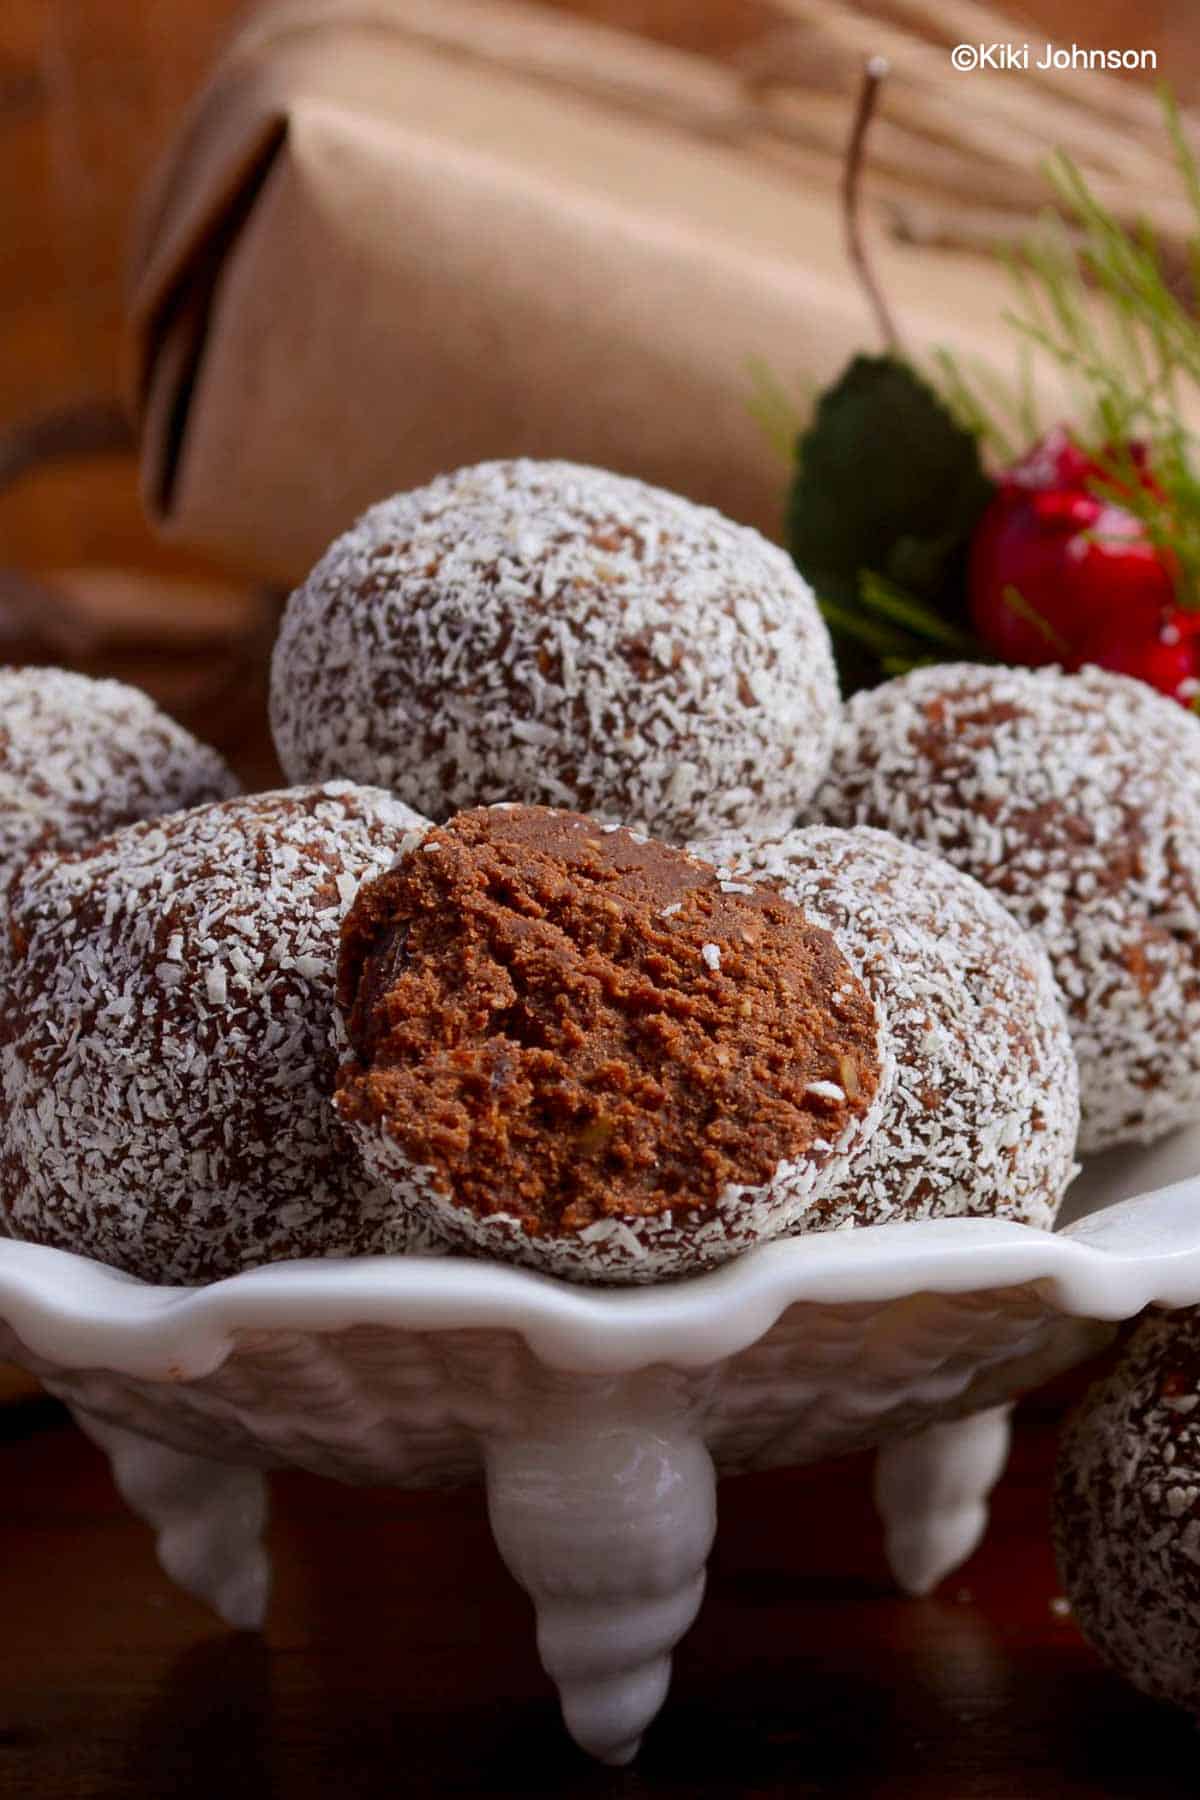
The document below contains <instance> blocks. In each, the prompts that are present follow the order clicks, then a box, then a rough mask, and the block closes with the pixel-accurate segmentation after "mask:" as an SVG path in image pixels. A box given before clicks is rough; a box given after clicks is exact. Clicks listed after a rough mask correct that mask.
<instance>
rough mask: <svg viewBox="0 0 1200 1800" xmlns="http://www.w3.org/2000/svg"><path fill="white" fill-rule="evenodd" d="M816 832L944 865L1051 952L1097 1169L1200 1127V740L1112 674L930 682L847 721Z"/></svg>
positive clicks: (1042, 672) (997, 674) (1158, 703)
mask: <svg viewBox="0 0 1200 1800" xmlns="http://www.w3.org/2000/svg"><path fill="white" fill-rule="evenodd" d="M813 811H814V813H815V814H816V815H818V816H820V817H822V818H823V819H826V820H828V821H829V822H831V823H836V824H840V825H856V824H858V825H875V826H881V827H883V828H885V829H887V830H891V831H894V832H895V833H896V834H897V835H898V836H900V837H903V838H908V839H911V840H912V841H913V842H914V843H918V844H922V845H924V846H925V847H926V848H927V849H930V850H934V851H936V852H938V853H939V854H940V855H942V856H944V857H946V858H947V859H948V860H949V861H950V862H952V863H954V864H955V866H956V867H957V868H959V869H962V870H964V871H966V873H967V874H969V875H973V876H975V877H976V879H977V880H979V881H981V882H982V883H983V884H984V886H985V887H988V888H990V889H991V890H992V892H993V893H995V894H997V895H998V896H999V897H1000V899H1001V900H1003V902H1004V904H1005V905H1006V906H1007V907H1008V908H1009V910H1010V911H1011V912H1012V913H1013V914H1014V916H1015V917H1016V918H1017V919H1019V920H1020V922H1021V923H1022V924H1023V925H1025V926H1026V927H1028V929H1029V930H1030V931H1033V932H1036V934H1037V936H1038V937H1039V938H1040V939H1041V941H1042V943H1043V944H1044V945H1045V947H1046V950H1047V952H1048V953H1049V957H1050V961H1051V965H1052V966H1053V969H1054V973H1055V976H1056V978H1057V980H1058V984H1059V987H1060V988H1061V989H1062V993H1063V996H1064V999H1065V1001H1066V1006H1067V1013H1068V1016H1069V1019H1070V1024H1071V1035H1072V1038H1073V1041H1074V1046H1075V1054H1076V1056H1077V1058H1078V1061H1079V1074H1080V1092H1081V1095H1082V1103H1083V1124H1082V1129H1081V1134H1080V1148H1081V1150H1084V1151H1087V1152H1091V1151H1097V1150H1103V1149H1106V1148H1108V1147H1109V1146H1110V1145H1114V1144H1119V1143H1126V1142H1139V1143H1150V1142H1153V1140H1154V1139H1156V1138H1159V1137H1161V1136H1163V1135H1164V1134H1165V1133H1166V1132H1168V1131H1170V1130H1172V1129H1174V1128H1175V1127H1176V1126H1179V1125H1182V1124H1184V1123H1186V1122H1187V1121H1189V1120H1191V1119H1195V1118H1197V1117H1200V722H1198V721H1197V720H1196V719H1195V718H1193V717H1192V716H1191V715H1190V714H1189V713H1187V712H1185V711H1184V710H1183V708H1181V707H1180V706H1178V705H1176V704H1175V703H1174V702H1173V701H1170V700H1168V699H1166V698H1164V697H1163V696H1162V695H1161V694H1157V693H1155V692H1154V691H1153V690H1152V689H1151V688H1148V687H1147V686H1146V685H1145V684H1144V683H1143V682H1140V681H1134V680H1131V679H1129V678H1127V677H1125V676H1121V675H1109V674H1105V673H1103V672H1101V671H1100V670H1098V669H1086V670H1084V671H1083V672H1082V673H1081V674H1078V675H1067V674H1064V673H1063V672H1062V670H1060V669H1038V670H1031V669H1002V668H986V667H979V666H977V665H974V664H961V665H954V664H952V665H948V666H946V667H941V668H927V669H918V670H915V671H914V672H913V673H912V674H909V675H904V676H901V677H900V678H899V679H898V680H896V681H891V682H888V683H887V684H886V685H885V686H883V687H881V688H877V689H875V690H874V691H873V692H869V693H863V694H858V695H855V697H854V699H853V700H852V701H851V702H850V704H849V705H848V706H847V708H846V718H845V724H844V726H843V728H842V730H841V732H840V734H839V738H838V742H837V746H836V749H835V752H834V758H833V763H832V766H831V769H830V773H829V778H828V780H827V781H826V782H825V783H824V785H823V786H822V787H821V789H820V791H819V792H818V794H817V795H816V797H815V799H814V802H813Z"/></svg>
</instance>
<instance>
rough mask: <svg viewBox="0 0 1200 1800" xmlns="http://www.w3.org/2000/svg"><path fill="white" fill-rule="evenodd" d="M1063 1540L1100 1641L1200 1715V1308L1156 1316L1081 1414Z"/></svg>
mask: <svg viewBox="0 0 1200 1800" xmlns="http://www.w3.org/2000/svg"><path fill="white" fill-rule="evenodd" d="M1054 1536H1055V1548H1056V1551H1057V1555H1058V1567H1059V1573H1060V1577H1061V1579H1062V1583H1063V1586H1064V1588H1065V1590H1066V1593H1067V1597H1068V1599H1069V1600H1070V1603H1071V1611H1072V1613H1073V1614H1074V1616H1075V1618H1076V1620H1077V1622H1078V1624H1079V1629H1080V1630H1081V1631H1082V1632H1083V1634H1084V1636H1085V1637H1086V1638H1087V1639H1088V1641H1089V1643H1091V1644H1092V1645H1093V1647H1094V1648H1095V1649H1096V1650H1098V1651H1099V1652H1100V1654H1101V1656H1103V1657H1104V1658H1105V1659H1106V1660H1107V1661H1108V1662H1110V1663H1111V1664H1112V1665H1113V1667H1114V1668H1115V1669H1117V1670H1119V1671H1120V1673H1121V1674H1122V1675H1124V1676H1125V1677H1126V1679H1127V1680H1129V1681H1131V1682H1132V1683H1133V1684H1134V1686H1135V1687H1138V1688H1140V1689H1141V1690H1142V1692H1143V1693H1144V1694H1150V1695H1152V1696H1153V1697H1154V1698H1155V1699H1158V1700H1170V1701H1172V1702H1173V1703H1174V1704H1175V1705H1176V1706H1182V1707H1185V1708H1186V1709H1187V1710H1188V1711H1189V1712H1191V1713H1194V1714H1196V1715H1197V1717H1200V1310H1197V1309H1191V1310H1189V1311H1187V1312H1185V1313H1170V1314H1166V1315H1160V1314H1149V1315H1148V1316H1147V1317H1146V1318H1145V1319H1144V1320H1143V1321H1142V1322H1141V1324H1139V1325H1138V1327H1137V1329H1136V1330H1135V1331H1134V1333H1133V1335H1132V1337H1131V1338H1130V1340H1129V1342H1128V1344H1127V1345H1126V1347H1125V1351H1124V1354H1123V1356H1122V1357H1121V1360H1120V1362H1119V1363H1118V1364H1117V1366H1116V1368H1115V1369H1114V1370H1113V1372H1112V1374H1110V1375H1109V1376H1108V1377H1107V1378H1106V1379H1105V1380H1103V1381H1099V1382H1097V1383H1096V1384H1095V1385H1094V1386H1093V1387H1092V1388H1091V1390H1090V1391H1089V1393H1088V1395H1087V1397H1086V1399H1085V1400H1084V1401H1083V1403H1082V1405H1081V1406H1080V1407H1079V1408H1078V1410H1077V1411H1076V1412H1075V1413H1074V1415H1073V1416H1072V1418H1071V1420H1070V1422H1069V1424H1068V1426H1067V1429H1066V1432H1065V1433H1064V1436H1063V1441H1062V1447H1061V1449H1060V1452H1059V1459H1058V1475H1057V1481H1056V1488H1055V1500H1054Z"/></svg>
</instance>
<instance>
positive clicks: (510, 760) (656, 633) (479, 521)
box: [271, 461, 839, 842]
mask: <svg viewBox="0 0 1200 1800" xmlns="http://www.w3.org/2000/svg"><path fill="white" fill-rule="evenodd" d="M838 710H839V702H838V688H837V677H836V674H835V672H834V665H833V658H832V653H831V650H830V644H829V636H828V633H827V631H826V629H825V625H824V622H823V621H822V619H821V617H820V614H819V612H818V611H817V607H816V604H815V602H814V600H813V596H812V592H811V590H810V589H809V587H808V586H807V585H806V583H805V582H804V580H803V579H802V577H801V576H800V575H799V574H798V573H797V571H796V569H795V567H794V566H793V564H792V563H791V561H790V559H789V558H788V557H787V556H785V554H784V553H783V551H782V550H779V549H777V548H776V547H775V546H773V545H771V544H769V543H767V541H766V540H765V539H764V538H762V537H760V536H759V535H758V533H757V532H755V531H751V530H749V529H747V528H746V527H744V526H740V525H735V524H733V523H732V522H731V521H730V520H729V519H726V518H724V517H723V516H722V515H721V514H720V513H718V512H714V511H713V510H712V509H711V508H708V507H701V506H696V505H694V504H693V503H692V502H691V501H688V500H684V499H682V498H680V497H679V496H678V495H675V494H669V493H666V492H664V491H663V490H661V489H659V488H653V487H648V486H646V485H645V483H643V482H640V481H633V480H629V479H626V478H624V477H622V476H618V475H611V474H608V473H606V472H605V471H603V470H600V469H590V468H584V467H580V466H579V465H577V464H573V463H566V462H532V461H515V462H494V463H482V464H480V465H479V466H477V467H474V468H467V469H460V470H458V471H457V472H456V473H455V474H451V475H446V476H442V477H441V478H439V479H438V480H437V481H434V482H432V483H431V484H430V485H429V486H428V487H425V488H421V489H419V490H417V491H416V492H414V493H408V494H399V495H396V496H395V497H394V498H392V499H390V500H385V501H383V502H382V504H380V505H378V506H375V507H373V508H372V509H371V510H370V511H369V512H367V513H366V514H364V515H363V517H362V518H361V519H360V520H359V521H358V523H357V524H356V525H355V526H354V527H353V529H352V530H350V531H348V532H347V533H346V534H345V536H343V537H341V538H339V539H338V540H337V542H336V543H335V544H334V545H333V546H332V548H331V549H330V550H329V551H328V553H327V554H326V555H325V557H324V558H323V560H322V561H321V562H320V563H318V565H317V567H316V568H315V569H314V570H313V572H312V574H311V575H310V576H309V578H308V580H307V581H306V582H305V583H304V585H303V586H302V587H300V588H298V589H297V591H296V592H295V593H294V594H293V595H292V597H291V600H290V601H289V604H288V608H287V611H286V614H285V616H284V620H283V624H282V628H281V630H280V634H279V640H278V644H277V646H276V650H275V658H274V664H273V670H272V686H271V720H272V727H273V730H274V735H275V744H276V748H277V750H278V752H279V757H280V760H281V762H282V764H283V766H284V769H285V770H286V771H287V774H288V778H289V779H290V780H292V781H311V780H320V779H324V778H326V777H329V776H345V777H348V778H350V779H352V780H357V781H371V782H377V783H378V784H379V785H380V786H383V787H387V788H389V789H390V790H391V791H392V792H394V793H396V794H398V795H400V796H401V797H402V798H403V799H405V800H406V801H408V803H409V804H410V805H411V806H414V807H416V808H417V809H418V810H419V811H421V812H423V813H426V814H428V815H429V816H430V817H433V818H437V819H445V818H446V817H447V816H448V815H449V814H450V813H452V812H454V811H457V810H460V809H464V808H467V807H471V806H477V805H482V804H487V803H490V802H493V801H499V800H505V799H508V798H510V797H513V796H516V797H518V798H519V799H521V800H523V801H529V802H540V803H542V804H545V805H547V806H557V807H567V808H574V809H576V810H578V811H580V812H585V813H591V814H593V815H595V816H597V817H601V818H606V819H617V820H620V821H622V822H623V823H626V824H631V825H636V826H639V827H640V828H641V829H644V830H646V831H649V832H651V833H653V834H655V835H657V836H659V837H661V838H663V839H664V840H665V841H667V842H680V841H682V840H684V839H686V838H687V837H689V836H694V835H698V834H699V833H702V832H715V831H718V830H722V829H736V828H738V827H743V826H744V827H760V826H761V827H764V828H766V827H772V826H775V825H780V826H786V825H787V824H789V823H790V822H791V820H792V819H793V817H794V815H795V811H796V808H797V807H798V806H799V805H800V804H802V802H803V801H804V800H805V799H806V798H807V797H808V795H809V794H811V792H812V790H813V788H814V787H815V786H816V784H817V782H818V781H819V780H820V778H821V776H822V775H823V773H824V771H825V769H826V766H827V764H828V761H829V753H830V748H831V745H832V742H833V734H834V731H835V729H836V724H837V717H838Z"/></svg>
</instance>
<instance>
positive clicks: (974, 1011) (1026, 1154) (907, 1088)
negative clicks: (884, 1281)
mask: <svg viewBox="0 0 1200 1800" xmlns="http://www.w3.org/2000/svg"><path fill="white" fill-rule="evenodd" d="M697 848H698V849H699V850H700V851H701V853H702V854H704V855H707V856H709V857H710V858H711V859H712V860H714V861H715V862H716V863H717V865H718V874H719V875H720V876H721V877H722V878H723V879H725V880H738V879H742V880H744V879H746V878H747V876H752V877H753V878H757V879H763V878H766V879H769V880H771V881H773V882H776V883H778V884H779V886H781V887H782V889H783V892H784V893H785V894H786V895H787V897H788V899H790V900H792V901H793V902H794V903H795V905H797V906H798V907H800V908H801V910H802V911H803V912H804V913H805V914H806V915H807V916H808V917H809V918H810V919H812V920H813V921H815V922H816V923H818V924H821V925H824V926H825V927H826V928H827V929H828V930H830V931H832V933H833V935H834V938H835V939H836V941H837V944H838V947H839V949H840V950H841V951H842V954H843V955H844V956H845V958H846V960H847V962H848V963H849V964H850V965H851V967H852V968H854V969H855V970H856V971H857V972H858V973H859V974H860V975H861V977H862V980H863V982H864V983H865V985H866V987H867V990H868V992H869V993H870V994H871V996H872V998H873V999H874V1000H875V1003H876V1006H877V1007H878V1009H879V1011H880V1013H881V1015H882V1017H883V1020H884V1026H885V1039H886V1042H887V1044H888V1046H889V1050H890V1054H891V1056H892V1058H893V1060H894V1063H895V1077H894V1079H893V1081H892V1084H891V1087H890V1089H889V1091H888V1094H887V1097H886V1099H885V1102H884V1108H883V1112H882V1116H881V1117H880V1120H879V1123H878V1125H877V1126H876V1129H875V1131H874V1132H873V1134H872V1135H871V1136H870V1137H869V1138H868V1139H866V1141H865V1142H863V1143H862V1144H861V1145H860V1146H859V1148H858V1149H857V1150H856V1151H855V1152H854V1154H853V1156H852V1157H851V1158H850V1160H849V1163H848V1164H847V1165H846V1167H845V1169H844V1172H843V1173H842V1175H841V1176H840V1178H839V1179H838V1180H837V1182H836V1183H834V1184H833V1185H831V1187H830V1188H829V1189H828V1190H827V1191H826V1193H825V1194H824V1196H823V1197H822V1199H821V1200H820V1202H819V1204H817V1205H815V1206H813V1207H812V1208H810V1209H809V1211H808V1212H806V1213H805V1214H804V1216H803V1217H802V1218H801V1219H800V1220H799V1223H798V1228H799V1229H800V1230H804V1231H813V1230H820V1229H825V1230H831V1229H838V1228H842V1227H848V1226H853V1225H882V1224H886V1223H889V1222H891V1221H893V1220H898V1219H928V1218H942V1217H947V1216H951V1215H967V1216H973V1217H988V1218H1008V1219H1015V1220H1017V1221H1018V1222H1019V1223H1021V1224H1025V1225H1037V1226H1041V1227H1048V1226H1050V1225H1051V1224H1052V1223H1053V1220H1054V1215H1055V1212H1056V1211H1057V1208H1058V1205H1059V1202H1060V1200H1061V1198H1062V1195H1063V1192H1064V1190H1065V1188H1066V1186H1067V1183H1068V1182H1069V1181H1070V1179H1071V1177H1072V1175H1073V1174H1074V1160H1073V1158H1074V1149H1075V1139H1076V1132H1077V1129H1078V1124H1079V1094H1078V1082H1077V1075H1076V1068H1075V1059H1074V1057H1073V1055H1072V1052H1071V1041H1070V1034H1069V1031H1068V1028H1067V1022H1066V1018H1065V1016H1064V1013H1063V1008H1062V1003H1061V1000H1060V998H1059V994H1058V990H1057V988H1056V986H1055V982H1054V977H1053V975H1052V973H1051V970H1050V965H1049V962H1048V960H1047V958H1046V954H1045V952H1044V951H1043V949H1042V948H1041V946H1040V945H1039V944H1038V942H1037V941H1036V939H1034V938H1033V937H1031V936H1030V935H1029V934H1028V933H1027V932H1024V931H1022V930H1021V928H1020V926H1018V925H1017V923H1016V921H1015V920H1014V919H1013V918H1012V916H1011V914H1009V913H1008V912H1007V911H1006V909H1005V908H1004V907H1003V906H1002V905H1001V904H1000V902H999V901H998V900H996V899H995V898H994V897H993V896H992V895H991V894H989V893H987V892H986V891H985V890H984V889H983V888H982V887H980V886H979V884H978V883H977V882H975V881H972V880H971V879H970V878H969V877H968V876H966V875H963V874H961V873H960V872H959V871H958V870H957V869H954V868H951V867H950V865H949V864H948V863H945V862H943V861H942V860H941V859H940V858H938V857H936V856H931V855H929V854H928V853H927V852H925V851H923V850H919V849H916V848H915V847H913V846H912V845H910V844H904V843H901V842H900V840H899V839H898V838H894V837H891V836H889V835H888V833H886V832H882V831H871V830H863V829H860V830H857V831H840V830H837V829H833V828H830V827H826V826H810V827H809V828H808V829H806V830H800V831H793V832H790V833H788V834H787V836H785V837H783V838H781V839H779V840H777V841H775V842H768V843H757V844H746V843H744V842H736V841H733V842H731V841H728V840H726V841H724V842H716V843H710V844H706V845H701V846H697Z"/></svg>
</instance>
